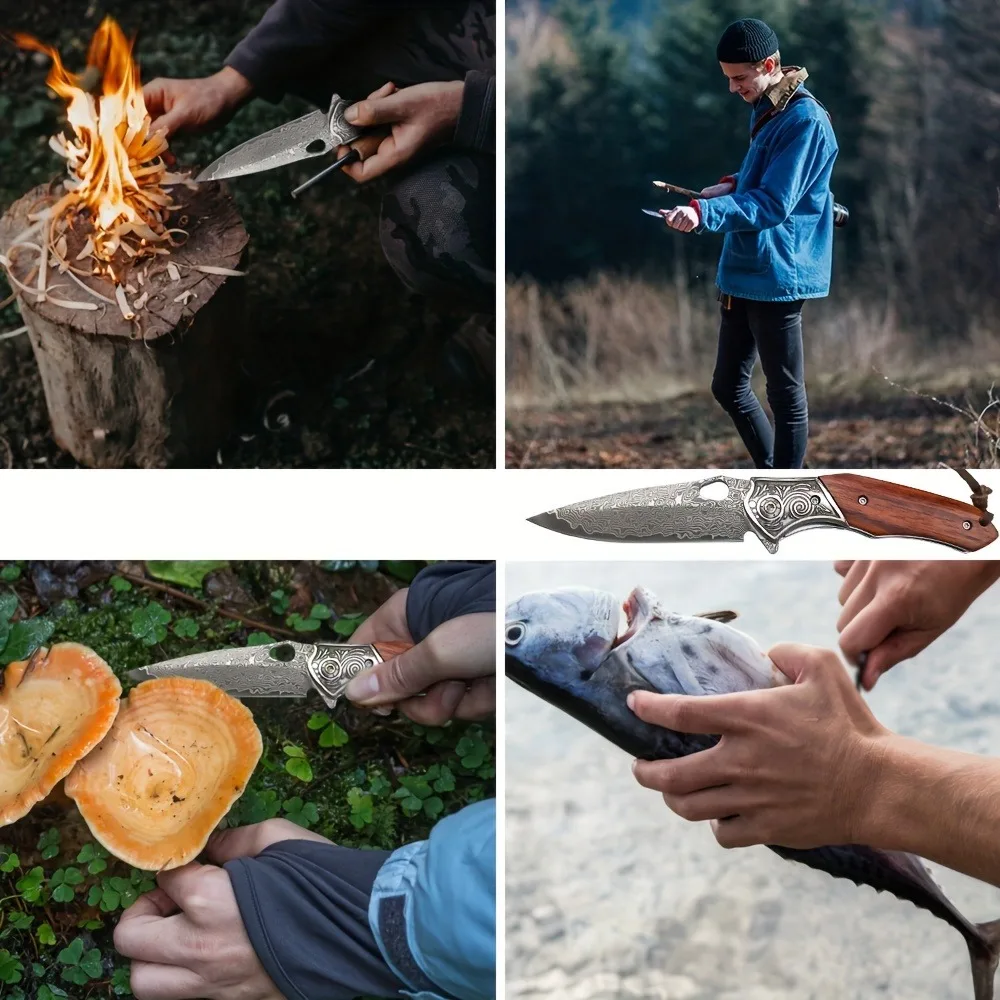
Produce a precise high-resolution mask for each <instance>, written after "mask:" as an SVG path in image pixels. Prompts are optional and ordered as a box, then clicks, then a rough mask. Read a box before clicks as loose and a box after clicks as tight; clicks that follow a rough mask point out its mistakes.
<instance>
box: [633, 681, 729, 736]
mask: <svg viewBox="0 0 1000 1000" xmlns="http://www.w3.org/2000/svg"><path fill="white" fill-rule="evenodd" d="M628 707H629V708H630V709H631V710H632V711H633V712H635V714H636V715H637V716H638V717H639V718H640V719H642V721H643V722H648V723H650V724H651V725H654V726H662V727H663V728H665V729H673V730H675V731H676V732H679V733H701V734H706V733H719V734H721V733H725V732H732V731H736V730H741V729H745V728H746V726H745V724H744V722H743V720H742V717H741V711H742V710H744V709H745V707H746V700H745V698H744V696H743V694H742V693H740V694H711V695H703V696H693V695H683V694H680V695H678V694H653V692H651V691H633V692H632V693H631V694H630V695H629V696H628Z"/></svg>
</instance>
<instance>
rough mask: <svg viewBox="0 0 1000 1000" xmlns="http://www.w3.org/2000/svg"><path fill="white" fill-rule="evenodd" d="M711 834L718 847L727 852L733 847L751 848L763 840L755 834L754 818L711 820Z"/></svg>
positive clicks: (731, 817)
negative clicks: (723, 848) (713, 835)
mask: <svg viewBox="0 0 1000 1000" xmlns="http://www.w3.org/2000/svg"><path fill="white" fill-rule="evenodd" d="M712 833H714V834H715V839H716V840H717V841H718V842H719V846H720V847H725V848H726V849H727V850H728V849H730V848H733V847H752V846H753V845H754V844H761V843H763V842H764V841H763V838H762V837H761V836H760V835H759V834H758V833H757V830H756V825H755V822H754V817H753V815H752V814H751V815H750V816H745V815H744V816H727V817H726V818H725V819H713V820H712Z"/></svg>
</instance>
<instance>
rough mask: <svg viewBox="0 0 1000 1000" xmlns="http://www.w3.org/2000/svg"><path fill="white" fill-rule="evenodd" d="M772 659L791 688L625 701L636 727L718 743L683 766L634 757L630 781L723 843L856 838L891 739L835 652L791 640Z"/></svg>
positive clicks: (638, 695) (639, 696)
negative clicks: (713, 737) (707, 823)
mask: <svg viewBox="0 0 1000 1000" xmlns="http://www.w3.org/2000/svg"><path fill="white" fill-rule="evenodd" d="M768 655H769V656H770V657H771V659H772V660H773V661H774V664H775V666H777V667H778V669H779V670H781V671H782V673H784V674H785V675H787V676H788V677H789V678H790V679H791V680H792V681H793V682H794V683H793V684H791V685H788V686H786V687H780V688H774V689H771V690H766V691H746V692H741V693H739V694H724V695H706V696H704V697H688V696H683V695H657V694H652V693H650V692H648V691H636V692H634V693H633V694H631V695H630V696H629V707H630V708H631V709H632V711H634V712H635V714H636V715H637V716H639V718H640V719H642V720H643V721H644V722H649V723H651V724H653V725H657V726H664V727H666V728H668V729H674V730H677V731H678V732H682V733H701V734H705V733H711V734H720V735H721V737H722V738H721V740H720V742H719V743H718V744H717V745H716V746H714V747H712V748H711V749H709V750H703V751H701V752H700V753H695V754H692V755H691V756H689V757H683V758H681V759H679V760H662V761H641V760H640V761H636V763H635V766H634V773H635V776H636V779H637V780H638V782H639V784H641V785H644V786H645V787H646V788H653V789H656V790H657V791H659V792H662V793H663V798H664V801H665V802H666V803H667V805H668V806H670V808H671V809H673V811H674V812H676V813H677V814H678V815H680V816H683V817H684V818H685V819H689V820H705V819H708V820H713V823H712V829H713V830H714V831H715V836H716V839H717V840H718V841H719V843H720V844H721V845H722V846H723V847H745V846H748V845H750V844H779V845H782V846H785V847H800V848H808V847H818V846H821V845H824V844H846V843H854V842H858V841H857V837H858V831H859V829H860V828H861V826H862V825H863V823H864V822H865V821H866V820H867V818H868V814H869V812H870V810H871V804H872V803H873V801H874V800H875V798H876V797H877V788H878V784H879V780H880V771H881V760H882V756H883V754H884V745H885V743H886V738H887V737H889V736H891V734H890V733H889V732H888V731H887V730H885V729H884V728H883V727H882V726H880V725H879V723H878V722H877V721H876V719H875V718H874V716H873V715H872V714H871V712H870V711H869V710H868V707H867V705H865V703H864V701H862V699H861V698H860V696H859V695H858V693H857V692H856V691H855V690H854V687H853V686H852V684H851V681H850V679H849V678H848V676H847V672H846V671H845V670H844V667H843V664H842V663H841V662H840V659H839V657H838V656H837V655H836V654H835V653H833V652H830V651H828V650H822V649H816V648H814V647H811V646H798V645H790V644H789V645H781V646H775V647H774V649H772V650H771V651H770V652H769V654H768Z"/></svg>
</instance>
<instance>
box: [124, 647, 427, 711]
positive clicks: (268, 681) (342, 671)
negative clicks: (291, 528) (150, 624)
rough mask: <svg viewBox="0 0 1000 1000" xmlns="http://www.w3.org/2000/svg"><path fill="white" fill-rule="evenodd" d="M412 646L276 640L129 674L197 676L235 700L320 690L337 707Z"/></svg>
mask: <svg viewBox="0 0 1000 1000" xmlns="http://www.w3.org/2000/svg"><path fill="white" fill-rule="evenodd" d="M410 646H411V644H410V643H408V642H376V643H371V644H368V645H365V644H360V645H359V644H351V643H339V642H338V643H332V642H331V643H324V642H317V643H307V642H273V643H270V644H268V645H264V646H245V647H243V648H240V649H220V650H216V651H214V652H209V653H192V654H190V655H189V656H180V657H177V659H174V660H162V661H161V662H160V663H153V664H151V665H150V666H148V667H137V668H136V669H135V670H130V671H129V672H128V676H129V677H130V678H131V679H132V680H133V681H137V682H138V681H148V680H153V679H155V678H158V677H172V676H181V677H195V678H198V679H199V680H205V681H211V682H212V683H213V684H214V685H215V686H216V687H220V688H222V690H223V691H225V692H227V693H228V694H231V695H233V696H234V697H236V698H305V697H306V695H308V694H309V692H310V691H313V690H315V691H317V692H318V693H319V696H320V697H321V698H322V699H323V701H324V702H325V703H326V705H327V707H328V708H333V707H334V706H335V705H336V704H337V701H338V700H339V699H340V697H341V696H342V695H343V693H344V689H345V688H346V687H347V684H348V681H350V680H351V678H352V677H356V676H357V675H358V674H360V673H362V672H363V671H365V670H370V669H371V668H372V667H374V666H375V665H376V664H377V663H382V662H383V660H388V659H391V658H392V657H394V656H398V655H399V654H400V653H402V652H404V651H405V650H407V649H409V648H410Z"/></svg>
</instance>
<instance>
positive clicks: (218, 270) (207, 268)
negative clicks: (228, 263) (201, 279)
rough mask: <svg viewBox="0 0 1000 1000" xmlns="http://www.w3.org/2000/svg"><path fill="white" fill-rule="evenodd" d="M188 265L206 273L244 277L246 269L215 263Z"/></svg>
mask: <svg viewBox="0 0 1000 1000" xmlns="http://www.w3.org/2000/svg"><path fill="white" fill-rule="evenodd" d="M186 266H187V267H190V268H192V269H193V270H195V271H201V272H203V273H204V274H226V275H229V277H231V278H243V277H245V276H246V271H234V270H233V269H232V268H231V267H216V266H215V265H214V264H188V265H186Z"/></svg>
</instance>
